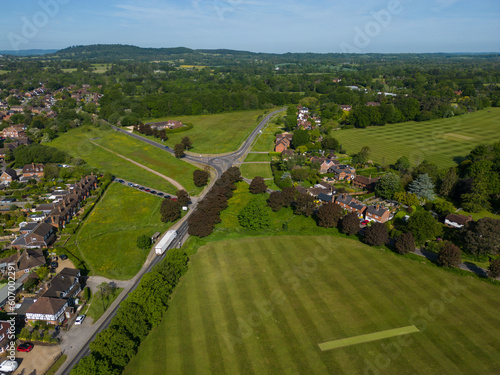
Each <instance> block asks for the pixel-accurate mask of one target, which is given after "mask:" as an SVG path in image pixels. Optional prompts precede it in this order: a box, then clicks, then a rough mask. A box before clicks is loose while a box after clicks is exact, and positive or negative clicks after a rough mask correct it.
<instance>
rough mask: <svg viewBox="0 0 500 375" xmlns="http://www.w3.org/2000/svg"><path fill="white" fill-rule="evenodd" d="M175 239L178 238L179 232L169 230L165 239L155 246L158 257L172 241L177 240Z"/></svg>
mask: <svg viewBox="0 0 500 375" xmlns="http://www.w3.org/2000/svg"><path fill="white" fill-rule="evenodd" d="M175 237H177V232H176V231H175V230H169V231H168V232H167V233H165V235H164V236H163V238H162V239H161V240H160V241H159V242H158V243H157V244H156V245H155V252H156V255H162V254H163V253H164V252H165V250H167V247H168V246H169V245H170V244H171V243H172V241H173V240H175Z"/></svg>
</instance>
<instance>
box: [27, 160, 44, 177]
mask: <svg viewBox="0 0 500 375" xmlns="http://www.w3.org/2000/svg"><path fill="white" fill-rule="evenodd" d="M44 168H45V167H44V165H43V164H34V163H31V164H26V165H25V166H24V167H23V177H24V178H41V177H43V171H44Z"/></svg>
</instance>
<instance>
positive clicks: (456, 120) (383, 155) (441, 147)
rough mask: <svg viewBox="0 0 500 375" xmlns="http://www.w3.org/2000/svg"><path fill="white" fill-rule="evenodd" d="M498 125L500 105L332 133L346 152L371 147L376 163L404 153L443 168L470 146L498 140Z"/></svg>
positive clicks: (455, 161)
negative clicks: (433, 117)
mask: <svg viewBox="0 0 500 375" xmlns="http://www.w3.org/2000/svg"><path fill="white" fill-rule="evenodd" d="M499 127H500V108H488V110H483V111H480V112H476V113H470V114H467V115H462V116H456V117H451V118H446V119H437V120H430V121H424V122H415V121H411V122H404V123H400V124H386V125H384V126H372V127H370V128H366V129H347V130H341V131H336V132H334V133H333V136H334V137H335V138H337V139H338V140H339V142H340V143H341V144H342V145H343V146H344V147H345V149H346V151H347V152H348V153H355V152H358V151H359V150H360V149H361V148H362V147H364V146H368V147H370V150H371V156H370V158H371V159H372V160H373V161H374V162H377V163H382V162H383V161H384V160H385V163H387V164H390V163H395V162H396V160H397V159H398V158H400V157H401V156H406V157H408V158H409V159H410V162H411V163H412V165H414V166H416V165H418V164H420V163H421V162H422V161H424V160H427V161H429V162H431V163H434V164H436V165H437V166H438V167H440V168H446V167H452V166H455V165H457V164H459V163H460V162H461V161H462V160H463V159H464V157H465V156H466V155H467V154H468V152H469V150H471V149H472V148H473V147H475V146H477V145H479V144H481V143H493V142H495V141H498V134H499Z"/></svg>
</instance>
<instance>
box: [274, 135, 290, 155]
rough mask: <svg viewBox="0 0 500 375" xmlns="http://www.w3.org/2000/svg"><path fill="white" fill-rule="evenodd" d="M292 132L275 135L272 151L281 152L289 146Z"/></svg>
mask: <svg viewBox="0 0 500 375" xmlns="http://www.w3.org/2000/svg"><path fill="white" fill-rule="evenodd" d="M292 138H293V134H290V133H282V134H278V135H276V144H275V146H274V151H276V152H283V151H285V150H287V149H288V147H290V144H291V142H292Z"/></svg>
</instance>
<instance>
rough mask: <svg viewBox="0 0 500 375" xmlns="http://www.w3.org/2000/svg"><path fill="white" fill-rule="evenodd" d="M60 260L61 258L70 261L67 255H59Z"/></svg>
mask: <svg viewBox="0 0 500 375" xmlns="http://www.w3.org/2000/svg"><path fill="white" fill-rule="evenodd" d="M59 258H61V260H66V259H68V256H67V255H66V254H61V255H59Z"/></svg>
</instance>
